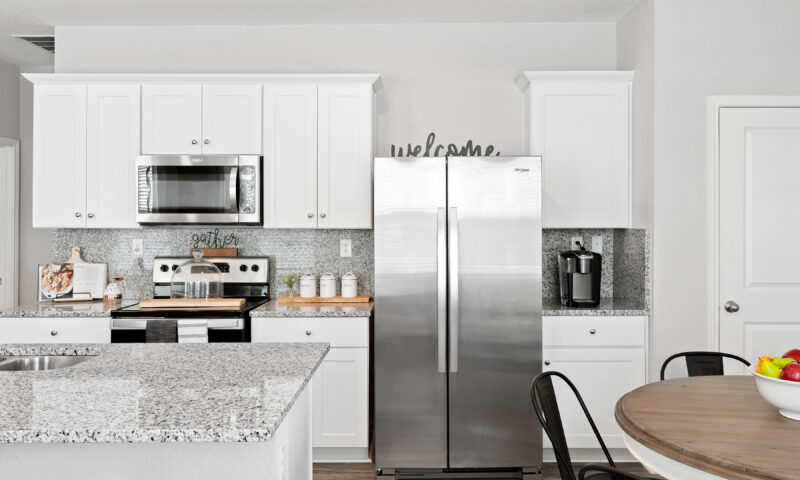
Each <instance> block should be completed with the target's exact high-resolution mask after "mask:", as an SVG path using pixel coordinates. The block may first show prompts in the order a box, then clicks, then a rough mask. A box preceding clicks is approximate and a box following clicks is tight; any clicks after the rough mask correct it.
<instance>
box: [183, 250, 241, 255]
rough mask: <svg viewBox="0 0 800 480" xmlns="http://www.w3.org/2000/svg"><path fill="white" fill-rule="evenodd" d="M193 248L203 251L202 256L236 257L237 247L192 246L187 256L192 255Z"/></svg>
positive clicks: (237, 253)
mask: <svg viewBox="0 0 800 480" xmlns="http://www.w3.org/2000/svg"><path fill="white" fill-rule="evenodd" d="M195 250H200V251H201V252H203V256H204V257H238V256H239V249H238V248H193V249H191V250H189V256H193V255H194V251H195Z"/></svg>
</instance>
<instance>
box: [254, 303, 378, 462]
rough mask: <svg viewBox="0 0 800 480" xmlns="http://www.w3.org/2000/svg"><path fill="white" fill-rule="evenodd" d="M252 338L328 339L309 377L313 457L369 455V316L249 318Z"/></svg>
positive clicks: (365, 458)
mask: <svg viewBox="0 0 800 480" xmlns="http://www.w3.org/2000/svg"><path fill="white" fill-rule="evenodd" d="M251 328H252V330H251V340H252V342H254V343H255V342H326V343H330V344H331V349H330V351H329V352H328V355H327V356H326V357H325V359H324V360H323V361H322V364H321V365H320V366H319V369H318V370H317V372H316V373H315V374H314V377H313V378H312V380H311V397H312V432H311V438H312V442H311V443H312V446H313V449H314V461H316V462H360V461H368V460H369V318H366V317H363V318H357V317H343V318H324V317H310V318H283V317H279V318H253V319H252V323H251Z"/></svg>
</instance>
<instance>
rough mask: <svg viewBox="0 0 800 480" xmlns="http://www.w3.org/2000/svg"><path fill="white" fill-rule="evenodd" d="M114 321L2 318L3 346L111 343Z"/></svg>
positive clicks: (102, 319) (0, 330)
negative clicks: (11, 344)
mask: <svg viewBox="0 0 800 480" xmlns="http://www.w3.org/2000/svg"><path fill="white" fill-rule="evenodd" d="M110 322H111V319H110V318H100V317H73V318H58V317H36V318H30V317H23V318H0V343H111V323H110Z"/></svg>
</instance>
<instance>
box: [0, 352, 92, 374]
mask: <svg viewBox="0 0 800 480" xmlns="http://www.w3.org/2000/svg"><path fill="white" fill-rule="evenodd" d="M90 358H92V356H91V355H39V356H35V357H17V358H6V359H5V360H0V372H27V371H41V370H56V369H58V368H66V367H71V366H72V365H77V364H79V363H81V362H85V361H86V360H89V359H90Z"/></svg>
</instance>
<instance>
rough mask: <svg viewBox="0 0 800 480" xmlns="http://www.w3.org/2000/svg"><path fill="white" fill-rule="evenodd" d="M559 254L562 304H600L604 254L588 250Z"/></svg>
mask: <svg viewBox="0 0 800 480" xmlns="http://www.w3.org/2000/svg"><path fill="white" fill-rule="evenodd" d="M575 243H576V245H577V246H578V247H579V250H567V251H565V252H561V253H559V254H558V277H559V280H560V282H561V304H562V305H565V306H568V307H577V308H594V307H597V306H598V305H600V274H601V272H602V269H603V256H602V255H600V254H599V253H594V252H590V251H588V250H586V248H585V247H584V246H583V245H581V243H580V242H575Z"/></svg>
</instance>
